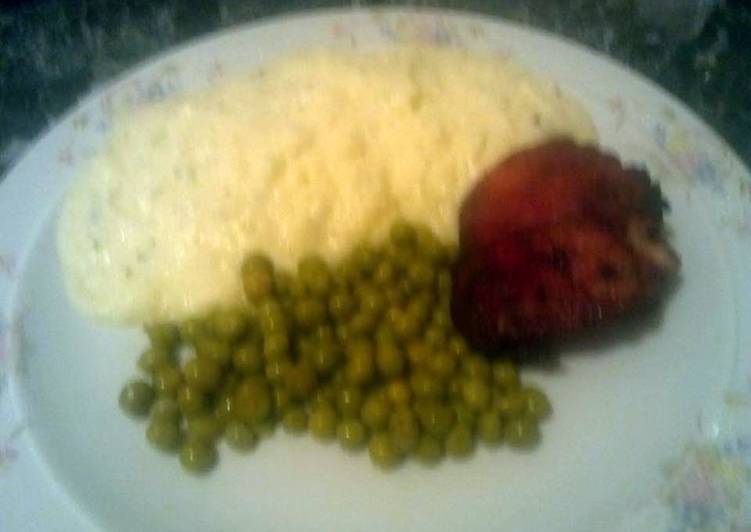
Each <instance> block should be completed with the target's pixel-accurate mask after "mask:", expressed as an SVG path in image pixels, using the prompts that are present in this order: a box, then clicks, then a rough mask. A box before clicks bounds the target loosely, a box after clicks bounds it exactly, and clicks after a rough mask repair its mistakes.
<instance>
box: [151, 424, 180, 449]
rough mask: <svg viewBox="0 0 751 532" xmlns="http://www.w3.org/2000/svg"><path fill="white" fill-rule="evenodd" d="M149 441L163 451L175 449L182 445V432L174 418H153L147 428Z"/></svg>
mask: <svg viewBox="0 0 751 532" xmlns="http://www.w3.org/2000/svg"><path fill="white" fill-rule="evenodd" d="M146 439H147V440H148V442H149V443H150V444H151V445H153V446H154V447H156V448H157V449H159V450H162V451H174V450H176V449H177V448H178V446H179V445H180V440H181V439H182V433H181V432H180V426H179V425H178V424H177V422H175V421H173V420H169V421H168V420H163V419H153V420H151V422H150V423H149V426H148V428H147V429H146Z"/></svg>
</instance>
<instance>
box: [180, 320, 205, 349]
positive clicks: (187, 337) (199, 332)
mask: <svg viewBox="0 0 751 532" xmlns="http://www.w3.org/2000/svg"><path fill="white" fill-rule="evenodd" d="M205 328H206V327H205V324H204V322H203V320H201V319H199V318H191V319H188V320H185V321H184V322H182V323H181V324H180V325H178V327H177V330H178V332H179V333H180V338H181V339H182V341H183V342H185V343H189V344H192V343H194V342H195V341H196V339H197V338H200V337H201V336H203V335H204V334H205V330H204V329H205Z"/></svg>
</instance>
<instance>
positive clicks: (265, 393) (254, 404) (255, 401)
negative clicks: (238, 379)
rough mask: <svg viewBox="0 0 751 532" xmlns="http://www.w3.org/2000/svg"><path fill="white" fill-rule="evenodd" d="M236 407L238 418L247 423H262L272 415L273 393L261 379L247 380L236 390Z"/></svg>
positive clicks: (252, 378)
mask: <svg viewBox="0 0 751 532" xmlns="http://www.w3.org/2000/svg"><path fill="white" fill-rule="evenodd" d="M234 405H235V411H236V414H237V417H238V419H239V420H240V421H244V422H246V423H251V424H255V423H260V422H262V421H264V420H266V418H267V417H268V416H269V414H270V413H271V406H272V404H271V391H270V390H269V386H268V384H266V382H265V381H264V380H263V379H262V378H259V377H248V378H246V379H245V380H244V381H243V382H242V383H240V385H239V386H238V387H237V390H235V394H234Z"/></svg>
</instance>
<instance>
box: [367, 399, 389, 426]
mask: <svg viewBox="0 0 751 532" xmlns="http://www.w3.org/2000/svg"><path fill="white" fill-rule="evenodd" d="M389 406H390V405H389V401H388V399H387V398H386V397H384V396H382V395H381V394H376V393H371V394H370V395H368V397H367V398H366V399H365V402H364V403H363V405H362V409H361V412H360V417H361V418H362V420H363V423H365V426H367V427H368V428H369V429H371V430H379V429H382V428H385V427H386V425H387V423H388V420H389V410H390V408H389Z"/></svg>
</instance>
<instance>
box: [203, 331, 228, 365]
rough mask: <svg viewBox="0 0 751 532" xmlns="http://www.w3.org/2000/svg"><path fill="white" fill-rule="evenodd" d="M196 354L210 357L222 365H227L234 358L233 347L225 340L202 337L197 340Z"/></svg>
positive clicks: (206, 357)
mask: <svg viewBox="0 0 751 532" xmlns="http://www.w3.org/2000/svg"><path fill="white" fill-rule="evenodd" d="M195 346H196V356H198V357H199V358H203V359H208V360H211V361H213V362H215V363H216V364H218V365H219V366H221V367H225V366H226V365H228V364H229V363H230V362H231V360H232V347H231V346H230V344H229V343H228V342H226V341H224V340H217V339H216V338H208V337H201V338H199V339H197V340H196V343H195Z"/></svg>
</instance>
